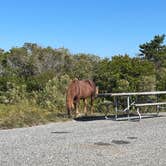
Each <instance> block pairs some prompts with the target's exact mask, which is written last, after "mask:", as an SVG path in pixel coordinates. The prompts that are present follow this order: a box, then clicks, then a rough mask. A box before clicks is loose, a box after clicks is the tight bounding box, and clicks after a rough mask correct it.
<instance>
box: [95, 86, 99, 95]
mask: <svg viewBox="0 0 166 166" xmlns="http://www.w3.org/2000/svg"><path fill="white" fill-rule="evenodd" d="M98 94H99V87H98V86H96V90H95V96H97V95H98Z"/></svg>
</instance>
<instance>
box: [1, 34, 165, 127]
mask: <svg viewBox="0 0 166 166" xmlns="http://www.w3.org/2000/svg"><path fill="white" fill-rule="evenodd" d="M164 39H165V35H157V36H154V38H153V39H152V40H151V41H150V42H146V43H144V44H141V45H140V46H139V51H140V54H139V55H138V56H131V55H127V54H126V55H115V56H113V57H112V58H111V59H108V58H104V59H103V58H101V57H98V56H95V55H91V54H84V53H81V54H71V53H70V51H69V50H68V49H66V48H58V49H54V48H51V47H46V48H43V47H41V46H39V45H37V44H35V43H25V44H24V45H23V46H22V47H15V48H11V49H10V50H9V51H4V50H3V49H0V128H6V127H7V128H11V127H21V126H31V125H35V124H40V123H46V122H48V121H57V120H59V119H61V120H62V119H64V120H65V119H66V107H65V92H66V88H67V85H68V83H69V82H70V80H72V79H74V78H78V79H87V78H89V79H93V80H94V81H95V83H96V84H97V85H98V86H99V89H100V92H130V91H132V92H134V91H152V90H165V89H166V45H164ZM95 106H96V107H97V102H96V103H95Z"/></svg>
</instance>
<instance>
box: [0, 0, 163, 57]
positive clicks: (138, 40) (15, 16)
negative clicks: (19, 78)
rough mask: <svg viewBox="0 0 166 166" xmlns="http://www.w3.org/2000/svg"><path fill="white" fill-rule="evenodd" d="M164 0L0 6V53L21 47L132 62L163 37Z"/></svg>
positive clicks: (14, 1) (8, 2)
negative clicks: (116, 57) (124, 57)
mask: <svg viewBox="0 0 166 166" xmlns="http://www.w3.org/2000/svg"><path fill="white" fill-rule="evenodd" d="M165 8H166V0H0V48H2V49H4V50H5V51H8V50H10V49H11V48H12V47H21V46H22V45H23V44H24V43H25V42H31V43H37V44H38V45H40V46H42V47H47V46H51V47H52V48H60V47H65V48H68V49H69V50H70V52H71V53H89V54H95V55H98V56H100V57H108V58H111V57H112V56H114V55H119V54H122V55H123V54H129V55H130V56H136V55H137V54H138V53H139V45H140V44H143V43H146V42H149V41H150V40H152V39H153V37H154V36H155V35H161V34H166V21H165V20H166V9H165Z"/></svg>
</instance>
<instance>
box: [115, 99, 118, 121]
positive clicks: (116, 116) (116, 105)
mask: <svg viewBox="0 0 166 166" xmlns="http://www.w3.org/2000/svg"><path fill="white" fill-rule="evenodd" d="M114 102H115V113H116V114H115V120H117V118H118V101H117V97H114Z"/></svg>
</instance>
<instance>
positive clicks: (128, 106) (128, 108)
mask: <svg viewBox="0 0 166 166" xmlns="http://www.w3.org/2000/svg"><path fill="white" fill-rule="evenodd" d="M129 111H130V97H129V96H127V113H128V115H127V116H128V120H130V115H129V114H130V113H129Z"/></svg>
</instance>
